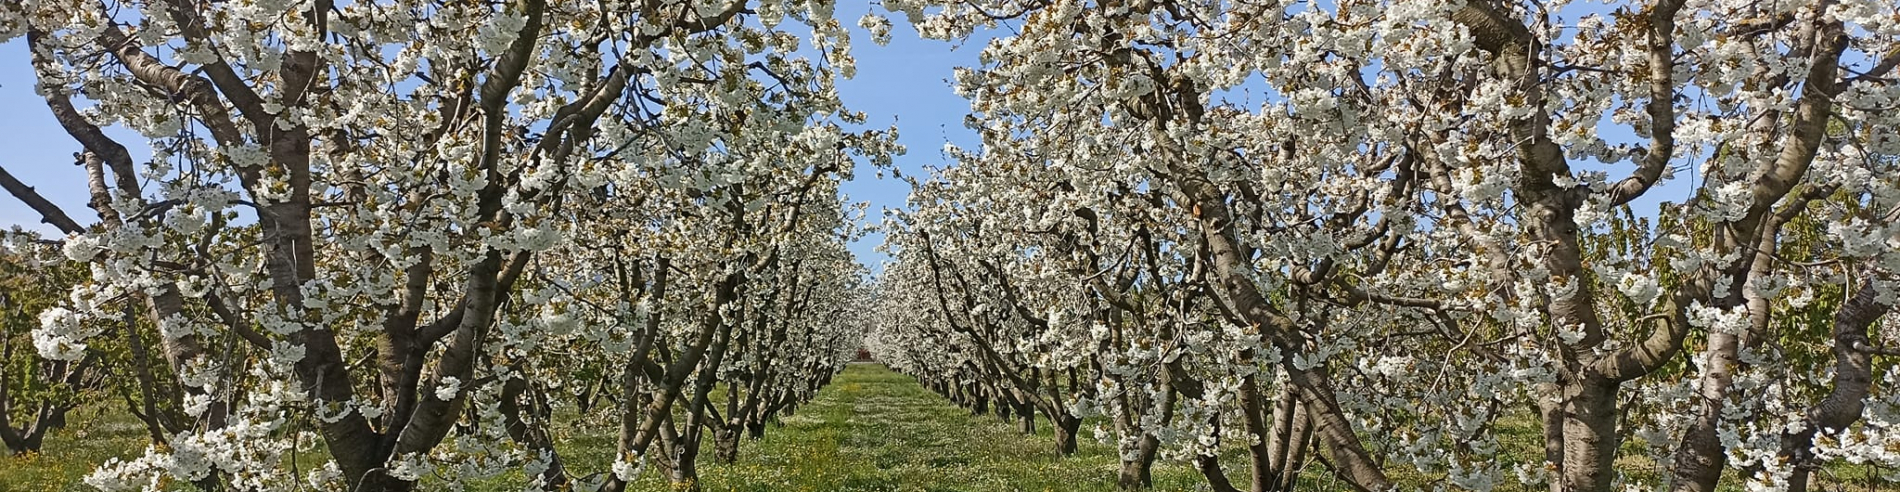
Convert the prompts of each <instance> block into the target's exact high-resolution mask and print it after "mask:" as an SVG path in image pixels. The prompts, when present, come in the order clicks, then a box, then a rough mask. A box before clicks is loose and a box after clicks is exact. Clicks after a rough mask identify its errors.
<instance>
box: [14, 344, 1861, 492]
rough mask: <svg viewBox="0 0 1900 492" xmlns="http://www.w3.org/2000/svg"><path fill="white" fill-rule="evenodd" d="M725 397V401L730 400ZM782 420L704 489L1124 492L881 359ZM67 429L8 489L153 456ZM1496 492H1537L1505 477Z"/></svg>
mask: <svg viewBox="0 0 1900 492" xmlns="http://www.w3.org/2000/svg"><path fill="white" fill-rule="evenodd" d="M714 396H715V400H718V401H723V398H724V395H723V392H716V393H715V395H714ZM567 417H568V418H559V417H557V419H556V420H558V421H562V422H563V423H562V424H561V425H559V426H557V427H556V428H555V429H554V434H555V436H556V441H557V442H558V444H557V445H558V447H559V449H560V451H561V453H562V457H563V459H564V460H566V462H567V463H568V465H569V471H570V472H573V473H576V474H580V475H585V474H589V473H594V472H600V471H605V470H606V469H607V465H608V464H609V462H610V461H611V460H612V456H613V453H614V448H615V434H614V433H615V430H616V429H615V428H614V427H613V426H612V425H610V424H609V423H606V422H581V421H576V420H574V419H573V418H571V417H572V416H571V415H568V416H567ZM780 420H781V423H782V425H780V426H773V427H771V428H769V429H768V430H767V431H766V437H765V438H764V439H762V440H746V441H745V442H743V443H741V445H740V454H739V461H738V462H737V463H733V464H720V463H717V462H716V461H715V460H714V459H713V450H712V442H711V441H712V438H711V436H710V435H708V436H707V437H706V440H705V443H704V445H705V447H704V449H703V451H702V453H701V461H700V475H701V479H702V480H703V482H702V483H701V486H702V487H703V488H704V490H707V491H710V492H724V491H731V492H754V491H756V492H766V491H772V492H777V491H814V492H816V491H845V492H912V491H916V492H938V491H944V492H947V491H960V492H1018V491H1020V492H1036V491H1081V492H1090V491H1111V490H1116V487H1115V478H1116V475H1117V474H1118V472H1119V471H1120V464H1119V462H1118V460H1117V459H1116V455H1115V449H1114V448H1113V446H1111V445H1107V444H1102V443H1099V442H1097V440H1096V439H1094V438H1093V436H1091V435H1090V428H1091V427H1093V422H1090V423H1087V424H1085V425H1083V427H1082V435H1081V436H1080V446H1079V449H1078V452H1077V453H1076V454H1075V455H1074V456H1069V457H1066V458H1065V457H1057V456H1055V455H1054V453H1053V451H1054V449H1055V437H1054V436H1053V435H1052V433H1051V430H1052V427H1051V426H1050V425H1049V423H1048V421H1047V420H1046V419H1045V420H1041V421H1040V422H1039V423H1038V425H1037V433H1036V434H1035V435H1024V434H1022V433H1021V432H1018V430H1017V428H1018V424H1017V423H1016V422H1014V421H1003V420H1001V419H998V418H996V417H994V416H988V415H983V416H972V415H970V414H969V412H968V411H966V410H964V409H961V408H958V407H956V406H955V405H953V404H951V403H950V401H949V400H946V399H944V398H943V397H941V396H938V395H936V394H934V393H931V392H930V391H929V390H927V389H925V388H924V387H923V386H921V385H919V384H917V382H916V380H914V379H912V378H911V377H909V376H905V375H902V374H898V373H896V372H893V371H891V370H889V369H886V368H884V367H883V366H880V365H875V364H854V365H852V366H851V367H850V368H848V369H846V370H845V372H844V374H841V375H839V376H838V377H837V378H835V380H834V382H833V383H832V384H831V385H830V386H828V387H826V388H825V389H824V390H823V391H822V392H820V393H819V395H818V398H817V399H815V400H813V401H812V402H809V403H807V404H805V405H804V406H801V407H799V410H798V412H797V413H796V414H792V415H785V416H783V417H782V418H781V419H780ZM69 422H71V423H72V425H70V426H69V427H67V428H65V429H61V430H59V431H57V432H54V433H52V434H51V435H49V436H48V438H47V442H46V449H47V454H44V455H29V456H19V457H0V492H13V491H32V492H39V491H67V490H72V491H82V490H92V489H91V488H90V487H88V486H86V485H84V484H83V483H82V482H81V479H82V478H84V477H85V476H86V474H88V473H90V472H91V471H92V469H93V468H94V467H96V466H97V465H98V464H99V463H103V462H104V461H106V460H107V459H109V458H113V457H119V458H131V457H136V456H138V455H139V454H141V453H143V451H144V449H145V445H146V437H145V432H144V430H143V428H142V427H141V426H140V424H139V423H138V421H137V420H135V419H133V418H132V417H130V416H129V415H126V414H125V413H124V412H123V411H121V410H120V409H119V408H118V407H117V406H112V405H100V406H96V407H86V408H84V409H82V410H80V411H79V412H77V413H75V414H73V415H72V416H71V418H70V419H69ZM1498 431H1499V433H1500V437H1501V438H1502V439H1501V441H1502V444H1504V446H1505V450H1506V452H1507V453H1511V454H1513V455H1523V456H1530V455H1532V454H1533V453H1541V446H1542V438H1541V436H1540V435H1539V433H1538V430H1537V422H1536V420H1535V418H1533V417H1532V416H1531V415H1529V414H1528V413H1525V414H1521V415H1520V414H1512V415H1507V416H1506V417H1505V418H1504V419H1503V420H1501V421H1500V422H1499V426H1498ZM1626 447H1630V446H1626ZM1624 451H1625V452H1624V453H1622V454H1623V456H1622V457H1620V458H1619V460H1618V466H1619V468H1622V470H1621V471H1622V472H1623V473H1626V474H1629V475H1631V476H1636V477H1643V478H1645V479H1654V478H1655V477H1656V476H1658V475H1659V474H1661V473H1662V472H1663V470H1661V469H1660V468H1658V467H1656V466H1655V464H1654V463H1652V462H1650V461H1649V460H1648V459H1647V458H1644V457H1642V453H1640V452H1638V451H1637V450H1635V449H1633V448H1631V449H1625V450H1624ZM319 452H320V451H315V452H313V451H310V450H306V451H305V452H303V453H299V454H300V459H299V461H300V463H302V464H303V465H305V468H306V469H307V468H308V466H309V465H311V464H312V463H315V462H318V461H320V458H319V457H318V456H315V455H314V454H315V453H319ZM1225 454H1226V456H1224V457H1223V458H1224V459H1223V461H1224V462H1225V463H1226V466H1225V468H1226V469H1227V473H1228V475H1229V478H1231V479H1232V480H1234V481H1235V482H1236V485H1238V486H1241V487H1243V488H1245V486H1246V483H1245V482H1246V480H1247V470H1246V467H1245V466H1244V464H1243V463H1244V450H1241V449H1238V448H1235V449H1229V450H1227V452H1226V453H1225ZM1388 471H1390V472H1391V474H1392V478H1393V479H1394V480H1396V481H1398V482H1399V484H1400V486H1401V488H1402V489H1404V490H1415V489H1416V490H1430V489H1431V488H1432V487H1433V486H1434V485H1436V484H1437V483H1438V482H1437V481H1438V480H1439V479H1441V478H1442V477H1440V476H1425V475H1422V474H1419V473H1417V472H1416V471H1412V470H1409V469H1406V470H1401V469H1396V468H1395V469H1390V470H1388ZM657 475H658V474H657V473H656V472H655V470H654V468H652V467H649V468H648V470H647V472H646V473H645V474H644V475H643V476H642V477H641V478H640V480H639V481H637V482H636V483H635V486H634V487H633V490H640V491H664V490H668V489H670V488H671V487H669V484H667V483H666V481H665V480H664V478H663V477H660V476H657ZM1876 476H1877V474H1876V473H1875V471H1873V470H1867V469H1863V468H1859V467H1831V468H1830V470H1829V471H1828V472H1827V473H1824V474H1822V475H1821V476H1818V477H1817V480H1818V481H1819V483H1817V487H1816V488H1815V489H1813V490H1817V491H1823V490H1824V491H1836V490H1839V491H1890V490H1897V489H1895V488H1893V487H1892V486H1891V485H1890V484H1885V483H1882V482H1879V481H1878V479H1876V478H1874V477H1876ZM1723 478H1724V483H1723V487H1722V488H1723V490H1739V487H1738V486H1737V485H1738V480H1737V479H1736V477H1735V474H1734V473H1733V472H1731V473H1728V474H1726V475H1725V476H1724V477H1723ZM1154 480H1155V490H1158V491H1202V490H1208V487H1207V485H1206V483H1205V481H1204V480H1203V479H1202V478H1201V476H1200V475H1199V474H1198V473H1197V472H1195V471H1194V470H1193V469H1192V468H1190V467H1189V466H1187V465H1186V464H1184V463H1178V462H1169V461H1165V460H1164V461H1160V462H1157V463H1156V464H1155V469H1154ZM525 484H526V479H525V478H524V477H523V476H522V475H521V474H520V473H518V472H517V473H508V474H504V475H502V476H498V477H494V478H491V479H488V480H481V481H477V482H475V483H470V484H468V485H469V487H468V489H467V490H471V491H478V492H489V491H493V492H501V491H517V490H522V489H523V486H524V485H525ZM441 488H443V487H442V484H441V483H439V482H434V481H425V482H424V484H423V486H422V489H424V490H431V489H441ZM1299 489H1300V490H1302V491H1307V490H1311V491H1319V492H1329V491H1343V490H1349V488H1348V487H1347V486H1346V485H1345V484H1344V483H1341V482H1339V481H1338V480H1337V479H1335V478H1333V477H1332V476H1331V475H1330V474H1329V473H1328V472H1327V471H1326V469H1325V467H1324V466H1323V465H1321V464H1318V463H1314V464H1310V465H1309V466H1308V467H1307V470H1306V473H1305V474H1304V475H1302V477H1301V480H1300V487H1299ZM1499 490H1500V491H1521V490H1527V489H1525V488H1524V487H1523V486H1522V485H1521V484H1517V483H1516V482H1515V480H1509V479H1507V480H1505V483H1504V484H1502V487H1501V488H1500V489H1499ZM1540 490H1541V489H1540Z"/></svg>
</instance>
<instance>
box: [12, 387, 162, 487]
mask: <svg viewBox="0 0 1900 492" xmlns="http://www.w3.org/2000/svg"><path fill="white" fill-rule="evenodd" d="M66 422H67V423H68V425H67V426H66V428H64V429H57V430H54V431H52V432H49V433H47V435H46V442H45V445H44V446H43V447H42V450H44V454H27V455H24V456H6V455H5V453H4V451H0V491H21V492H27V491H33V492H39V491H67V490H70V491H92V490H96V489H93V488H92V487H90V486H87V485H86V484H85V483H83V482H81V481H80V480H82V479H84V478H85V477H86V475H87V474H89V473H92V469H93V468H95V467H97V466H99V464H100V463H104V462H105V461H106V460H107V459H109V458H120V459H131V458H136V457H138V456H140V455H143V454H145V446H146V444H147V443H149V442H150V439H149V438H148V437H147V436H146V434H145V427H144V426H143V424H140V423H139V421H138V419H135V418H133V417H132V416H131V415H128V414H126V413H125V412H124V411H123V409H121V408H120V407H119V406H117V405H110V404H108V405H98V406H87V407H82V408H80V409H78V410H74V411H73V412H72V413H69V414H67V415H66Z"/></svg>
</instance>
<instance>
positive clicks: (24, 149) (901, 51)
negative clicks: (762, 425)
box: [0, 6, 983, 269]
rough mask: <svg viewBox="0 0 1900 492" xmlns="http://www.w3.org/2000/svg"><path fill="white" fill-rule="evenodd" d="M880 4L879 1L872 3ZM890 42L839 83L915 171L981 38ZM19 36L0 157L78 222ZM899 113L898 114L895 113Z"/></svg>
mask: <svg viewBox="0 0 1900 492" xmlns="http://www.w3.org/2000/svg"><path fill="white" fill-rule="evenodd" d="M866 7H869V8H873V9H876V10H877V11H879V12H880V13H881V12H882V11H883V9H882V8H877V7H870V6H866ZM864 12H865V11H864V10H853V9H850V8H844V9H839V11H838V17H839V19H840V20H842V21H845V22H847V23H855V21H856V19H857V17H858V16H860V15H863V14H864ZM895 24H896V25H895V26H893V28H892V35H891V38H892V39H891V42H890V44H889V45H886V46H878V45H876V44H874V43H872V42H871V36H870V35H869V34H868V33H865V32H863V31H862V30H859V29H857V28H856V27H855V26H853V27H852V28H851V29H852V30H853V36H852V52H853V54H854V55H855V56H856V57H857V60H858V74H857V77H856V78H854V79H851V80H844V81H840V82H839V83H838V90H839V92H840V93H841V94H842V97H843V98H844V100H845V104H846V105H847V106H849V107H850V108H851V109H853V110H856V111H862V112H864V113H865V115H866V116H867V118H868V121H867V125H868V126H870V127H873V128H884V127H888V126H890V125H892V124H895V125H897V126H898V127H899V131H898V134H899V137H900V139H901V141H902V143H903V144H904V145H905V146H906V147H909V149H910V153H908V154H906V155H903V156H900V157H898V158H897V165H898V166H899V167H900V168H901V169H902V171H903V172H905V173H906V174H910V173H913V172H916V173H921V172H922V170H923V168H924V167H925V166H935V165H940V164H942V162H943V160H944V158H945V157H944V155H943V152H942V149H943V145H944V143H946V142H951V143H956V144H958V145H962V146H973V145H974V144H975V142H976V134H975V132H972V131H970V130H969V129H967V128H964V126H963V116H964V115H965V114H967V113H968V112H969V107H970V106H969V102H968V101H965V100H963V99H962V98H960V97H957V96H956V95H955V94H952V93H951V91H950V83H949V80H950V77H951V70H952V69H953V68H955V67H958V66H973V65H975V64H976V62H977V54H978V52H979V51H980V50H981V49H982V47H983V45H982V42H981V41H971V42H966V43H958V44H953V43H946V42H941V41H931V40H923V39H919V38H918V37H917V33H916V31H915V30H914V29H912V28H911V27H910V25H909V24H908V23H906V22H903V20H902V16H901V15H900V16H897V19H895ZM31 66H32V65H31V63H30V60H29V55H28V51H27V48H26V43H25V41H24V40H15V41H12V42H7V43H0V149H5V150H4V151H0V167H5V168H6V169H7V171H9V172H11V173H13V175H14V176H15V177H17V178H19V179H20V181H23V182H25V183H26V184H27V185H29V186H34V187H36V188H37V189H38V190H39V191H40V193H41V194H42V195H45V196H46V197H47V199H49V200H52V201H53V202H54V203H56V204H59V205H60V206H61V207H62V208H65V209H66V212H67V213H68V214H71V215H72V216H73V218H74V219H77V220H79V221H80V222H88V223H89V222H92V221H94V220H97V219H96V217H94V216H93V215H92V212H91V210H90V209H88V208H86V186H85V174H84V173H83V171H82V170H81V169H80V168H79V167H78V166H74V165H72V162H73V157H72V155H73V153H74V152H77V151H78V150H79V149H80V146H79V143H78V142H75V141H74V140H73V139H72V137H70V136H67V135H66V133H65V131H63V130H61V129H60V128H59V125H58V123H56V122H55V121H54V120H53V115H52V113H51V112H50V111H48V110H47V109H46V104H45V102H44V101H43V100H42V99H40V97H39V96H38V95H36V94H34V92H33V85H34V76H33V71H32V69H31V68H30V67H31ZM900 115H902V116H901V117H900ZM107 133H108V134H111V135H112V136H114V137H115V138H117V139H118V140H119V141H120V142H122V143H125V144H126V145H127V146H129V147H132V149H133V157H134V158H137V159H143V158H146V157H148V156H149V155H150V153H149V151H148V150H146V147H145V145H144V142H145V139H144V138H143V137H140V136H139V135H138V134H137V133H136V132H131V131H128V130H124V129H111V128H108V129H107ZM878 174H879V173H878V172H876V170H875V169H872V168H870V166H868V165H866V166H862V167H860V169H859V170H858V173H857V176H856V178H855V179H853V180H852V181H851V182H849V183H846V185H845V186H844V191H845V193H846V194H847V195H849V196H850V198H851V200H852V201H853V202H869V203H870V208H869V210H868V213H867V217H866V220H867V221H873V222H875V221H878V220H881V218H882V216H883V214H882V213H881V210H882V209H883V208H887V207H888V208H898V207H902V206H904V199H905V196H906V195H907V194H908V193H909V192H910V187H909V185H907V184H905V183H904V182H903V181H902V180H899V179H895V178H893V177H892V176H891V175H890V173H883V174H884V176H883V178H882V179H879V176H878ZM15 224H18V225H21V226H23V227H25V228H27V229H29V230H36V231H40V232H43V233H48V234H56V231H55V230H54V229H53V228H52V227H51V226H47V225H45V224H41V223H40V222H39V214H38V213H36V212H34V211H33V210H32V209H30V208H28V207H27V206H26V205H25V204H24V203H21V202H20V201H19V200H16V199H14V198H13V197H11V196H0V227H10V226H12V225H15ZM883 241H884V238H883V236H882V235H878V234H871V235H868V236H866V237H865V238H864V239H863V240H860V241H858V242H856V243H855V244H853V245H852V246H851V249H852V251H853V252H855V253H856V254H857V255H858V260H859V261H860V262H862V263H864V264H865V265H866V266H870V267H872V268H874V269H875V268H877V267H878V265H879V263H881V262H882V261H883V260H884V258H885V256H884V255H883V254H881V253H878V252H877V251H875V248H876V247H877V245H878V244H880V243H882V242H883Z"/></svg>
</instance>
